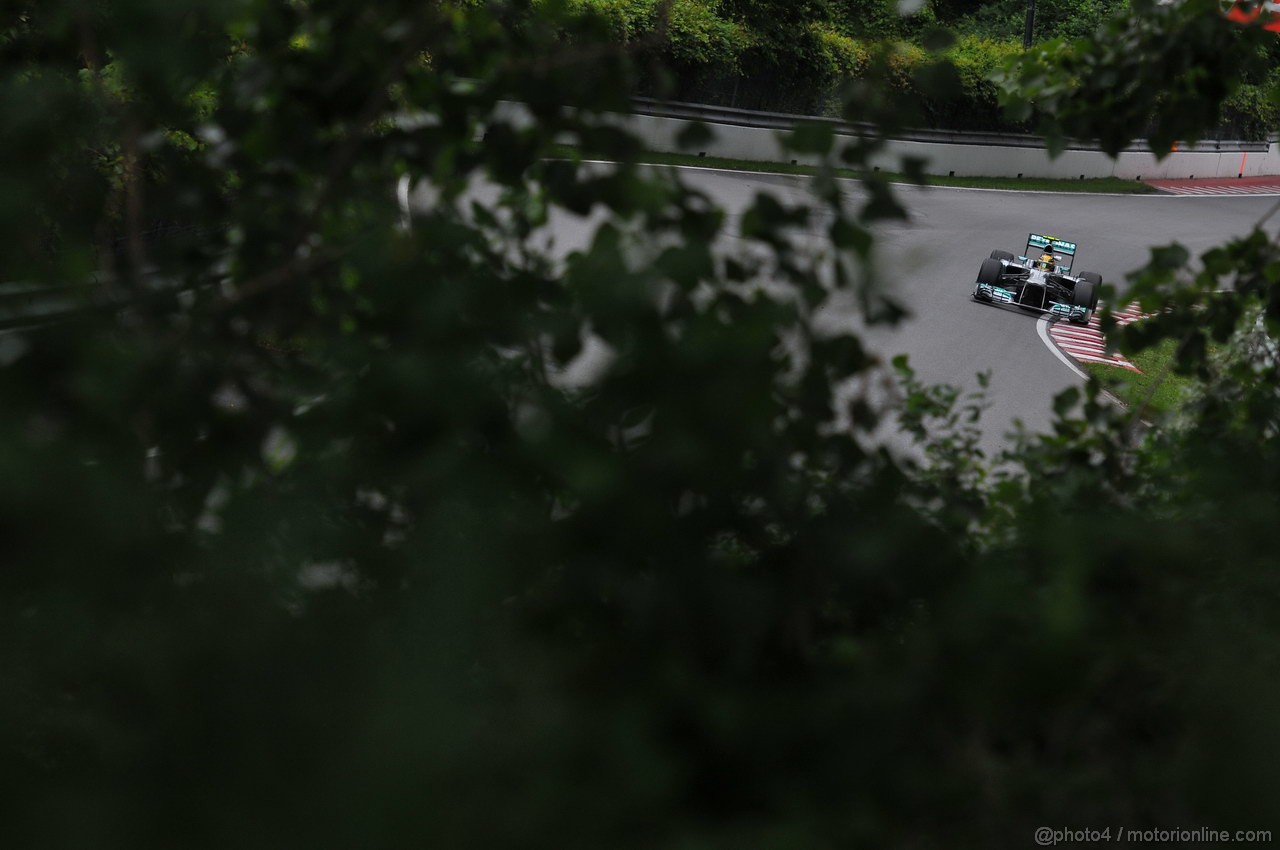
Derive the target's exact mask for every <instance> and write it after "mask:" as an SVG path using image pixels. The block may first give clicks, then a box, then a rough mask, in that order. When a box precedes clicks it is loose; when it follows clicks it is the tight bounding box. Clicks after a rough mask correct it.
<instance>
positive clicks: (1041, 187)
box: [559, 147, 1156, 195]
mask: <svg viewBox="0 0 1280 850" xmlns="http://www.w3.org/2000/svg"><path fill="white" fill-rule="evenodd" d="M559 155H560V156H564V157H565V158H566V159H577V158H579V157H582V156H583V154H582V152H581V151H579V150H578V149H577V148H571V147H561V148H560V150H559ZM588 158H589V157H588ZM637 161H638V162H644V163H649V164H652V165H696V166H701V167H702V168H722V169H724V170H726V171H763V172H767V173H769V174H798V175H802V176H813V175H814V174H816V173H817V172H818V169H817V168H816V167H815V166H812V165H799V164H797V165H792V164H791V163H789V162H763V161H759V160H754V159H725V158H723V157H717V156H693V155H692V154H682V153H657V152H653V151H646V152H644V153H641V154H640V155H639V157H638V158H637ZM862 174H863V172H860V171H855V170H853V169H851V168H837V169H836V176H837V177H848V178H851V179H855V180H856V179H858V178H860V177H862ZM879 174H880V176H881V177H883V178H884V179H886V180H889V181H890V182H893V183H911V182H912V181H911V180H910V179H908V178H907V176H906V175H905V174H896V173H892V172H888V171H882V172H879ZM925 180H926V181H927V182H926V184H925V185H928V186H956V187H960V188H967V189H1016V190H1021V191H1041V192H1107V193H1112V194H1127V195H1145V194H1150V193H1152V192H1155V191H1156V190H1155V189H1154V188H1153V187H1151V186H1148V185H1147V184H1146V183H1141V182H1139V181H1137V180H1121V179H1120V178H1119V177H1099V178H1095V179H1092V180H1053V179H1050V178H1047V177H936V176H933V175H929V176H927V177H926V178H925Z"/></svg>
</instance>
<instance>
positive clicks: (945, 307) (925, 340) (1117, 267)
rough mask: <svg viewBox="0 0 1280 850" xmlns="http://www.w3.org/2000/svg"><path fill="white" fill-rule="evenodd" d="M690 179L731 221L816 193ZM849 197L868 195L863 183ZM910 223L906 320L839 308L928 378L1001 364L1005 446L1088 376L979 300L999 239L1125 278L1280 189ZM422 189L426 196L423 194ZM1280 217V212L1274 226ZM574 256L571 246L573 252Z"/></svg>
mask: <svg viewBox="0 0 1280 850" xmlns="http://www.w3.org/2000/svg"><path fill="white" fill-rule="evenodd" d="M678 172H679V177H680V179H682V180H684V181H685V182H686V183H688V184H690V185H692V186H693V187H695V188H697V189H699V190H701V191H703V192H705V193H707V194H708V195H709V196H711V197H712V198H714V199H715V200H716V201H717V203H719V204H720V205H721V206H722V207H723V208H724V209H725V210H727V211H728V212H729V213H730V217H731V226H730V230H731V231H732V230H736V226H734V225H733V224H732V219H733V218H736V214H737V213H738V212H740V211H741V210H742V209H744V208H745V207H746V206H747V205H749V204H750V202H751V200H752V199H753V198H754V197H755V195H756V194H757V193H759V192H773V193H776V194H779V195H781V196H785V197H787V198H789V199H791V200H793V201H794V200H797V199H800V198H803V197H805V196H806V194H807V190H806V188H805V187H806V185H807V180H806V179H805V178H795V177H786V176H780V175H754V174H744V173H735V172H721V171H712V170H707V169H697V168H688V169H685V168H682V169H678ZM847 185H848V187H849V188H848V198H849V200H850V202H851V203H858V201H859V197H860V191H861V190H860V188H859V184H858V183H856V182H852V181H851V182H849V183H848V184H847ZM899 191H900V194H899V196H900V198H901V199H902V201H903V202H904V205H905V206H906V207H907V209H908V210H909V213H910V221H909V222H907V223H896V222H895V223H892V224H887V225H884V226H882V227H880V228H879V230H878V239H877V243H876V251H877V265H878V268H879V270H880V276H881V277H882V278H883V279H884V280H885V281H886V282H887V283H888V284H889V285H890V286H891V287H892V290H893V291H894V292H895V293H896V294H897V296H898V298H899V300H900V301H901V302H902V303H904V304H905V305H906V306H907V307H908V308H909V310H910V311H911V314H912V315H911V318H910V319H908V320H907V321H905V322H904V323H902V324H901V325H899V326H898V327H897V328H895V329H884V328H871V329H867V328H864V327H863V326H862V325H861V322H860V319H859V316H858V315H857V312H856V311H855V310H854V309H852V307H851V306H850V307H849V309H847V310H844V311H843V312H838V318H837V322H838V323H841V324H843V323H847V324H848V326H849V327H853V328H856V329H857V330H859V332H860V333H862V334H863V338H864V340H865V341H866V342H868V343H869V346H870V347H871V348H872V349H873V350H875V351H877V352H879V353H880V354H882V355H883V356H884V358H885V360H886V362H887V361H888V359H889V358H891V357H892V356H894V355H896V354H898V353H906V354H907V355H908V356H909V358H910V361H911V363H912V365H913V366H914V368H915V369H916V371H917V373H918V374H919V375H920V377H921V378H923V379H924V380H926V381H928V382H940V383H950V384H956V385H959V386H962V387H965V388H968V389H975V388H976V387H977V381H976V378H975V375H976V373H978V372H980V371H984V370H990V371H991V384H990V390H989V399H990V402H991V407H990V409H989V411H988V412H987V414H986V416H985V417H984V426H983V434H984V439H983V448H984V449H986V450H987V451H989V452H991V451H994V450H998V449H999V448H1000V447H1001V446H1002V445H1004V444H1006V439H1005V435H1006V434H1007V433H1008V432H1009V431H1010V430H1011V428H1012V425H1013V422H1014V420H1015V419H1019V420H1021V421H1022V422H1023V423H1024V424H1025V425H1026V426H1027V427H1028V428H1029V429H1031V430H1034V431H1045V430H1047V429H1048V426H1049V423H1050V420H1051V401H1052V398H1053V396H1054V394H1056V393H1058V392H1059V391H1061V390H1063V389H1065V388H1067V387H1069V386H1073V385H1078V384H1080V383H1081V379H1080V377H1079V376H1078V375H1077V374H1076V373H1075V372H1073V371H1072V370H1071V369H1070V368H1069V367H1068V366H1066V365H1064V363H1063V362H1062V361H1061V360H1060V359H1059V358H1058V356H1057V355H1055V353H1054V352H1053V351H1052V350H1051V349H1050V348H1048V347H1047V346H1046V344H1045V342H1044V341H1043V340H1042V339H1041V336H1040V334H1039V333H1038V331H1037V314H1033V313H1026V312H1023V311H1020V310H1016V309H1011V308H998V307H992V306H990V305H986V304H980V303H977V302H975V301H973V300H972V299H971V298H970V293H971V292H972V290H973V282H974V277H975V275H976V274H977V271H978V266H979V264H980V263H981V261H982V260H983V259H984V258H985V257H987V256H988V255H989V254H990V252H991V250H992V249H993V248H1000V249H1003V250H1006V251H1011V252H1013V253H1015V254H1017V253H1021V250H1022V249H1023V247H1024V246H1025V244H1026V239H1027V233H1028V232H1030V231H1032V230H1034V231H1036V232H1039V233H1049V234H1052V235H1054V236H1058V237H1061V238H1064V239H1070V240H1072V241H1074V242H1076V243H1077V244H1078V245H1079V246H1080V247H1079V252H1078V254H1077V259H1076V264H1075V270H1076V271H1096V272H1099V273H1101V274H1102V277H1103V280H1104V281H1106V282H1107V283H1112V284H1116V285H1117V286H1118V287H1119V288H1120V289H1121V290H1123V287H1124V281H1125V274H1126V273H1127V272H1129V271H1131V270H1133V269H1135V268H1138V267H1139V266H1141V265H1143V264H1144V263H1145V262H1146V260H1147V259H1148V257H1149V249H1150V248H1151V247H1152V246H1157V245H1165V244H1168V243H1170V242H1174V241H1178V242H1181V243H1182V244H1183V245H1185V246H1186V247H1187V248H1188V249H1190V250H1191V252H1192V254H1193V256H1195V255H1198V254H1199V253H1200V252H1202V251H1204V250H1206V249H1208V248H1210V247H1212V246H1214V245H1216V244H1219V243H1221V242H1223V241H1225V240H1226V239H1228V238H1230V237H1231V236H1232V235H1235V234H1243V233H1247V232H1248V231H1249V230H1250V229H1251V228H1252V226H1253V225H1254V224H1255V223H1256V222H1257V221H1258V220H1259V219H1261V218H1262V217H1263V216H1265V215H1266V214H1267V213H1268V212H1270V211H1271V210H1272V208H1273V207H1274V206H1275V205H1276V203H1277V200H1278V199H1277V198H1275V197H1258V196H1248V195H1236V196H1174V195H1137V196H1131V195H1123V196H1119V195H1096V194H1084V193H1081V194H1078V195H1077V194H1068V193H1038V192H1033V193H1018V192H1006V191H991V190H975V189H947V188H919V187H905V186H904V187H900V190H899ZM420 202H421V201H420V199H417V198H415V205H417V203H420ZM596 221H598V219H595V217H592V218H590V219H582V218H578V217H575V216H570V215H567V214H563V215H553V217H552V221H551V225H550V230H551V233H550V235H551V237H552V239H553V240H554V242H555V246H556V253H561V252H567V251H569V250H573V249H575V248H580V247H582V246H583V245H584V244H585V243H586V242H587V240H588V239H589V238H590V233H591V232H592V231H593V230H594V227H595V224H596ZM1277 226H1280V215H1277V216H1276V217H1275V218H1273V219H1271V220H1270V221H1269V222H1268V224H1267V228H1268V230H1270V231H1272V232H1274V230H1275V228H1276V227H1277ZM562 255H563V254H562Z"/></svg>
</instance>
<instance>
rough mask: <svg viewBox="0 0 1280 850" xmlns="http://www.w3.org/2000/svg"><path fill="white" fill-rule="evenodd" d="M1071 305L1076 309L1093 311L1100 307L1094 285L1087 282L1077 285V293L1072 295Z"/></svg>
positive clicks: (1083, 281)
mask: <svg viewBox="0 0 1280 850" xmlns="http://www.w3.org/2000/svg"><path fill="white" fill-rule="evenodd" d="M1071 303H1072V304H1073V305H1075V306H1076V307H1083V308H1085V309H1086V310H1093V308H1094V307H1096V306H1097V305H1098V294H1097V293H1096V292H1094V291H1093V283H1092V282H1090V281H1087V280H1081V281H1080V282H1079V283H1077V284H1076V288H1075V291H1074V292H1072V293H1071Z"/></svg>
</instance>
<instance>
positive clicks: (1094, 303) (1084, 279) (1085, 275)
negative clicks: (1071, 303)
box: [1075, 272, 1102, 310]
mask: <svg viewBox="0 0 1280 850" xmlns="http://www.w3.org/2000/svg"><path fill="white" fill-rule="evenodd" d="M1086 283H1087V284H1089V292H1090V293H1092V294H1091V296H1090V301H1089V304H1088V305H1084V304H1080V302H1078V301H1077V302H1075V303H1076V304H1077V305H1078V306H1080V307H1084V306H1088V308H1089V309H1090V310H1096V309H1098V293H1099V291H1100V290H1101V289H1102V275H1100V274H1098V273H1097V272H1080V283H1077V284H1076V291H1077V292H1079V291H1080V287H1081V286H1083V285H1084V284H1086Z"/></svg>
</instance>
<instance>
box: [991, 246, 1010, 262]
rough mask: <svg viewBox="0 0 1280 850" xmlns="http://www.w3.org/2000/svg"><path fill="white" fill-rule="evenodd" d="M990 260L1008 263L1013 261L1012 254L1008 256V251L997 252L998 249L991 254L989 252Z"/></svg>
mask: <svg viewBox="0 0 1280 850" xmlns="http://www.w3.org/2000/svg"><path fill="white" fill-rule="evenodd" d="M991 259H993V260H1009V261H1012V260H1013V254H1010V253H1009V252H1008V251H1001V250H998V249H997V250H995V251H992V252H991Z"/></svg>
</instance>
